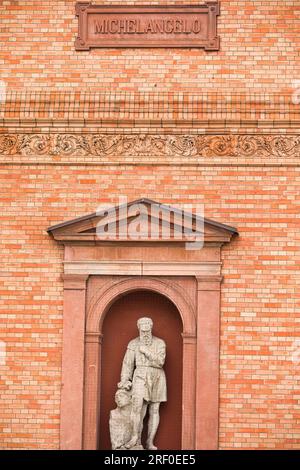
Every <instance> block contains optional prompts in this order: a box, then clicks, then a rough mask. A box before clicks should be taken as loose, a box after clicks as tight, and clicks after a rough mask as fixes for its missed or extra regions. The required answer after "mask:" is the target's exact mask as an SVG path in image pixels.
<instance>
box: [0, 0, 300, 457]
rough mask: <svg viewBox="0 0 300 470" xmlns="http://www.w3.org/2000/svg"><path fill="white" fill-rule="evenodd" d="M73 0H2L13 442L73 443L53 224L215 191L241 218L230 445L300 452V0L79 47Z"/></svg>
mask: <svg viewBox="0 0 300 470" xmlns="http://www.w3.org/2000/svg"><path fill="white" fill-rule="evenodd" d="M74 3H75V2H74V1H72V0H68V1H66V0H65V1H61V0H58V1H55V2H53V1H43V2H41V1H35V0H32V1H26V2H25V1H6V0H3V1H2V2H1V5H0V15H1V19H2V20H3V19H4V23H3V24H4V28H2V32H1V33H0V51H1V52H0V66H1V77H0V78H1V79H2V80H4V81H5V82H6V83H7V90H8V94H7V98H9V97H10V99H7V101H6V103H4V105H3V106H2V109H1V115H0V126H1V128H0V130H1V134H3V135H1V134H0V159H1V167H0V178H1V183H0V190H1V214H2V216H1V219H2V231H1V232H2V233H1V241H0V243H1V260H2V272H1V281H0V283H1V288H0V292H1V299H0V308H1V338H0V339H1V341H4V342H5V344H6V351H7V360H6V363H5V365H1V392H0V393H1V395H0V396H1V403H2V404H3V406H2V407H1V412H0V416H1V419H0V446H1V448H3V449H24V448H26V449H27V448H29V449H37V448H39V449H58V448H59V426H60V391H61V386H62V384H61V354H62V351H61V348H62V311H63V283H62V280H61V274H62V272H63V263H62V261H63V247H62V246H60V245H58V244H57V243H56V242H55V241H54V240H52V239H51V238H50V237H49V235H48V234H47V232H46V229H47V228H48V227H49V226H50V225H52V224H56V223H59V222H62V221H64V220H69V219H72V218H75V217H78V216H81V215H84V214H86V213H90V212H92V211H94V210H96V209H97V207H98V205H99V204H100V203H101V204H103V203H117V202H118V197H119V195H120V194H121V195H126V196H127V197H128V200H135V199H138V198H140V197H149V198H151V199H155V200H158V201H160V202H163V203H170V204H172V205H178V206H179V207H180V205H182V204H185V203H192V204H196V203H199V202H201V203H204V206H205V216H206V217H209V218H210V219H214V220H216V221H219V222H223V223H225V224H226V223H228V224H230V225H232V226H235V227H237V228H238V230H239V234H240V236H239V238H237V239H234V240H233V241H232V242H231V244H230V245H228V246H224V247H223V250H222V257H223V259H222V261H223V267H222V274H223V276H224V282H223V284H222V290H221V355H220V374H221V375H220V414H219V448H220V449H236V448H242V449H248V448H250V449H255V448H264V449H273V448H275V449H300V428H299V392H298V389H297V387H298V386H299V361H298V357H299V343H297V342H296V340H297V338H298V342H299V282H300V277H299V266H298V265H299V260H300V256H299V196H298V193H299V190H298V188H299V183H300V171H299V156H300V144H299V105H298V106H297V105H293V103H292V101H291V96H292V92H293V85H292V83H293V80H296V79H298V77H299V61H297V54H296V52H295V51H296V47H297V44H296V39H297V31H298V30H299V19H298V17H297V15H299V6H300V5H299V2H298V1H297V0H294V1H284V2H282V1H273V0H265V1H260V2H257V1H247V2H246V1H239V2H237V1H229V0H222V2H221V16H220V18H219V27H218V34H219V36H220V37H221V50H220V51H218V52H205V51H202V50H189V49H186V50H172V49H169V50H168V49H166V50H164V49H162V50H159V49H153V50H152V49H149V50H147V49H146V50H139V49H132V50H131V49H125V50H112V49H108V50H105V49H104V50H92V51H91V52H75V50H74V39H75V36H76V31H77V22H76V19H75V16H74ZM98 3H100V2H98ZM102 3H111V4H113V3H116V4H117V3H119V2H102ZM128 3H129V2H128ZM130 3H131V4H133V3H135V2H130ZM136 3H138V4H141V3H148V2H141V1H139V2H136ZM151 3H154V4H155V3H159V2H151ZM161 3H164V4H166V3H170V4H171V3H172V4H174V3H177V4H181V3H182V2H179V1H177V2H176V1H175V2H167V1H164V2H161ZM188 3H190V4H192V3H195V4H196V3H198V2H195V1H194V0H192V1H189V2H188ZM100 87H101V88H100ZM30 92H32V93H31V94H30ZM33 92H36V95H34V93H33ZM125 92H128V93H127V94H126V93H125ZM129 92H130V93H129ZM181 92H182V94H180V93H181ZM183 92H184V93H183ZM85 93H86V94H85ZM87 93H90V95H89V96H90V97H91V98H90V99H89V101H90V102H91V100H92V101H93V100H94V101H95V103H96V104H95V106H94V107H91V109H89V110H87V108H86V107H87V101H88V99H87V96H88V94H87ZM97 93H98V94H99V96H100V98H99V99H98V98H95V96H97ZM217 93H218V95H217ZM101 97H102V98H101ZM203 97H204V98H203ZM226 97H227V98H226ZM228 97H229V98H228ZM157 100H160V105H159V106H157ZM185 100H186V101H185ZM197 100H198V102H197ZM137 102H138V103H139V106H137V105H134V103H137ZM174 102H175V103H176V106H175V105H174ZM195 102H196V104H194V105H193V103H195ZM199 102H200V103H201V102H202V103H203V102H204V103H207V105H206V107H204V108H205V109H204V108H203V106H204V105H202V108H201V107H200V105H199ZM39 103H41V104H39ZM45 103H47V104H46V105H45ZM78 103H79V104H78ZM103 103H109V104H108V105H107V104H106V105H105V104H103ZM114 103H117V106H114ZM155 103H156V105H155ZM197 103H198V104H197ZM35 106H36V108H35ZM76 106H77V108H76ZM143 106H144V109H145V110H146V111H145V112H141V108H143ZM155 106H156V107H155ZM200 108H201V109H200ZM255 109H256V111H254V110H255ZM72 110H73V111H72ZM178 110H179V111H178ZM82 136H85V139H87V140H88V139H91V138H92V137H91V136H96V137H97V136H98V140H99V136H100V140H101V145H100V144H98V146H97V145H96V146H95V145H94V144H93V145H94V146H93V145H92V144H91V141H89V145H87V144H86V140H85V141H84V145H83V143H82ZM124 140H125V141H126V142H125V144H124ZM103 142H104V144H103ZM155 142H158V145H156V144H155ZM101 149H102V150H101ZM297 348H298V350H297Z"/></svg>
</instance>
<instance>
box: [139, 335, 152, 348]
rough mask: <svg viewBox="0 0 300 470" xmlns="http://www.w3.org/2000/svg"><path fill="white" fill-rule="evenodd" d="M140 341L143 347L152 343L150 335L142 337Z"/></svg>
mask: <svg viewBox="0 0 300 470" xmlns="http://www.w3.org/2000/svg"><path fill="white" fill-rule="evenodd" d="M141 341H142V343H143V344H144V345H145V346H150V344H151V343H152V335H147V336H143V337H142V338H141Z"/></svg>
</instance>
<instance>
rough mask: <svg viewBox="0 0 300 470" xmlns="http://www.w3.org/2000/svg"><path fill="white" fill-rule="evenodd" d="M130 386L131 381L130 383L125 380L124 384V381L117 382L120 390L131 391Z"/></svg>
mask: <svg viewBox="0 0 300 470" xmlns="http://www.w3.org/2000/svg"><path fill="white" fill-rule="evenodd" d="M131 385H132V383H131V381H130V380H126V382H125V381H124V382H119V383H118V388H122V389H124V390H127V391H128V390H130V389H131Z"/></svg>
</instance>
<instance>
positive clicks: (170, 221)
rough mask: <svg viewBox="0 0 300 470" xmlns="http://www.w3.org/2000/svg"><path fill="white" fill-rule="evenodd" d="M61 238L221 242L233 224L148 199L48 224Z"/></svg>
mask: <svg viewBox="0 0 300 470" xmlns="http://www.w3.org/2000/svg"><path fill="white" fill-rule="evenodd" d="M47 231H48V233H51V234H52V235H53V237H54V239H55V240H58V241H61V242H65V243H67V242H69V243H72V242H74V243H76V242H77V243H78V242H89V243H91V242H92V243H97V242H98V243H103V242H150V243H151V242H177V243H180V242H194V241H201V240H203V241H204V242H205V243H213V242H215V243H225V242H229V241H230V240H231V237H232V236H233V235H235V234H237V233H238V232H237V230H236V229H235V228H234V227H230V226H228V225H225V224H221V223H219V222H216V221H214V220H210V219H207V218H205V217H203V216H202V215H201V214H200V211H199V210H198V211H197V210H196V209H194V208H193V210H190V209H189V210H187V209H186V208H183V209H181V208H177V207H171V206H168V205H165V204H161V203H159V202H156V201H152V200H151V199H139V200H136V201H132V202H130V203H124V204H120V205H118V206H114V207H109V208H105V209H101V210H99V211H97V212H94V213H92V214H89V215H86V216H83V217H79V218H76V219H73V220H69V221H66V222H62V223H60V224H57V225H53V226H52V227H49V228H48V230H47Z"/></svg>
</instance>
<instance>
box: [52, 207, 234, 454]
mask: <svg viewBox="0 0 300 470" xmlns="http://www.w3.org/2000/svg"><path fill="white" fill-rule="evenodd" d="M94 219H95V214H91V216H85V217H83V218H79V219H75V220H74V221H70V222H68V223H65V224H58V225H56V226H53V227H50V228H49V229H48V232H49V233H51V234H52V235H53V237H54V238H55V239H56V240H58V241H60V242H62V243H64V245H65V258H64V274H63V281H64V311H63V351H62V392H61V420H60V448H61V449H66V450H67V449H97V446H98V432H99V426H98V423H99V406H100V390H101V387H100V377H101V370H100V367H101V340H102V324H103V320H104V318H105V314H106V312H107V311H108V310H109V307H110V306H111V305H112V303H113V302H114V301H115V300H117V299H118V298H119V297H120V296H122V295H125V294H127V293H129V292H134V291H137V290H147V291H153V292H157V293H159V294H160V295H163V296H165V297H167V298H168V299H169V300H170V301H171V302H172V303H173V304H174V305H175V306H176V308H177V310H178V312H179V314H180V316H181V319H182V324H183V333H182V338H183V383H182V449H218V428H219V342H220V290H221V282H222V276H221V261H220V259H221V258H220V254H221V246H222V245H223V244H224V243H226V242H229V241H230V240H231V238H232V236H233V235H234V234H236V233H237V231H236V229H233V228H232V227H228V226H226V225H222V224H218V223H215V222H213V221H209V220H206V219H205V224H204V227H205V243H204V247H203V249H202V250H198V251H195V252H187V251H186V250H185V248H184V244H182V243H174V240H173V241H171V240H170V243H167V242H166V243H165V242H164V243H162V244H161V243H153V242H151V240H148V242H145V240H144V241H143V242H139V241H136V242H130V244H129V245H128V244H126V243H125V244H124V243H123V244H122V243H120V242H118V241H115V242H113V243H112V242H110V243H108V244H106V243H103V242H101V241H96V242H95V238H94V239H93V243H91V241H90V237H91V231H90V230H88V232H87V231H86V227H87V220H88V221H89V226H90V225H92V226H94V225H95V220H94ZM80 227H81V228H80ZM82 229H84V230H82ZM86 232H87V235H85V237H86V238H84V235H83V233H86ZM87 237H89V238H87ZM170 245H172V249H170ZM153 249H154V251H153ZM154 252H155V253H156V256H155V258H156V259H163V261H153V253H154ZM116 253H117V257H116ZM116 258H117V259H116ZM133 258H135V259H133ZM92 276H97V277H98V279H101V282H102V284H101V287H100V288H99V290H98V291H97V293H96V295H94V297H93V298H92V299H89V302H87V297H88V296H87V292H88V286H89V280H90V279H92ZM191 280H192V284H193V288H191V287H189V288H187V283H188V282H189V281H191Z"/></svg>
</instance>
